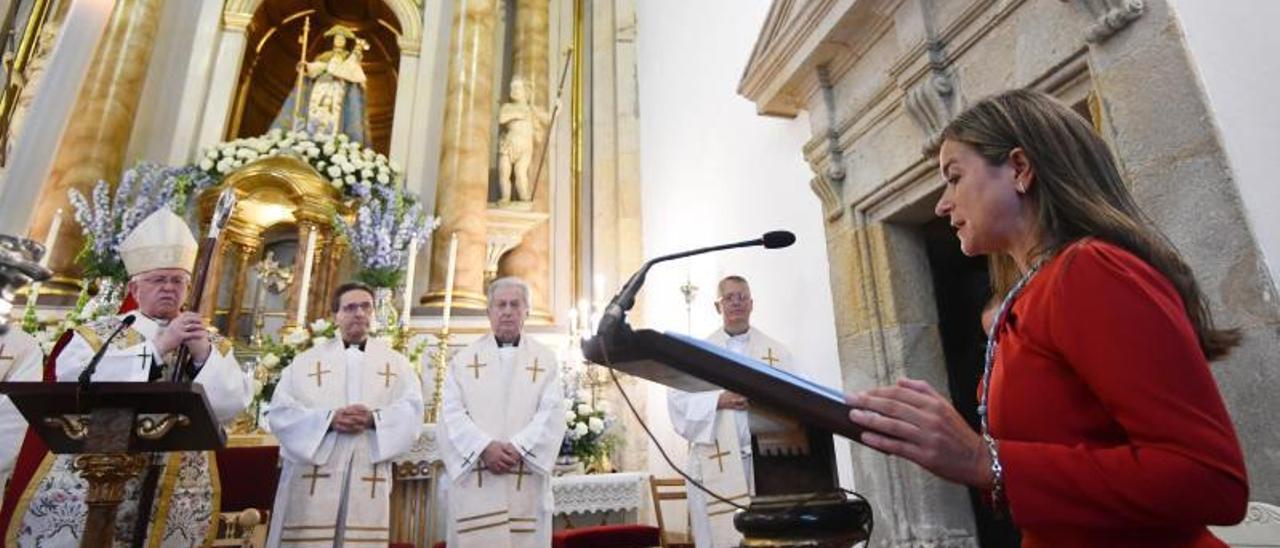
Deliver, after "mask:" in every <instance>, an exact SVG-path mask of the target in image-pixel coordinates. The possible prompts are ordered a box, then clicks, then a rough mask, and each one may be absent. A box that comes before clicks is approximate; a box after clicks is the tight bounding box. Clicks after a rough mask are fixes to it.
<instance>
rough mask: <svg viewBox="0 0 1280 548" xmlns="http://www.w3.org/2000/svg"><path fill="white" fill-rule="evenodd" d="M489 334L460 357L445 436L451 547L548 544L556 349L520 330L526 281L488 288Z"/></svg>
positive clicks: (448, 394) (559, 422) (450, 384)
mask: <svg viewBox="0 0 1280 548" xmlns="http://www.w3.org/2000/svg"><path fill="white" fill-rule="evenodd" d="M488 297H489V306H488V310H489V326H490V328H491V332H490V333H488V334H486V335H484V336H483V337H481V338H480V339H479V340H477V341H476V342H474V343H471V344H470V345H469V346H467V347H466V348H464V349H462V350H461V351H459V352H458V353H457V355H455V356H454V358H453V362H452V365H451V366H450V367H449V371H448V374H447V375H446V380H445V386H444V395H443V397H442V407H441V409H442V416H441V423H440V425H439V431H438V432H439V437H438V439H439V443H440V448H441V454H442V456H443V459H444V465H445V470H446V472H447V478H446V479H445V481H446V482H447V485H448V494H447V497H448V501H449V502H448V509H449V517H448V521H447V523H448V525H447V529H448V545H449V547H450V548H472V547H474V548H546V547H547V546H550V545H551V526H552V524H551V515H552V505H553V501H552V499H551V471H552V467H553V466H554V465H555V459H556V455H557V453H559V451H560V444H561V442H562V441H563V439H564V432H565V420H564V414H565V408H564V395H563V390H562V388H561V386H560V374H559V370H558V366H557V363H558V362H557V361H556V357H555V354H554V353H553V352H552V351H551V350H550V349H548V348H547V347H545V346H542V345H541V344H538V343H537V342H535V341H534V340H533V339H532V338H530V337H529V336H527V335H523V334H522V332H523V330H524V320H525V317H526V316H528V314H529V287H528V286H527V285H525V283H524V282H523V281H521V280H519V279H517V278H499V279H497V280H494V282H493V283H492V284H490V285H489V292H488Z"/></svg>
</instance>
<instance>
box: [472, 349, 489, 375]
mask: <svg viewBox="0 0 1280 548" xmlns="http://www.w3.org/2000/svg"><path fill="white" fill-rule="evenodd" d="M487 366H488V364H484V363H480V355H479V354H475V355H472V356H471V363H470V364H469V365H467V367H468V368H470V369H471V370H472V371H473V372H475V374H476V380H480V368H481V367H487Z"/></svg>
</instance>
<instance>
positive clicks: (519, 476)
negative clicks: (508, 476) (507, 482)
mask: <svg viewBox="0 0 1280 548" xmlns="http://www.w3.org/2000/svg"><path fill="white" fill-rule="evenodd" d="M513 474H515V476H516V491H519V490H520V486H521V485H523V484H524V477H525V476H528V475H529V474H530V472H525V471H524V459H520V464H519V465H518V466H516V471H515V472H513Z"/></svg>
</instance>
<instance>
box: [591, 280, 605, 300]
mask: <svg viewBox="0 0 1280 548" xmlns="http://www.w3.org/2000/svg"><path fill="white" fill-rule="evenodd" d="M594 282H595V283H594V284H593V291H592V292H591V298H592V300H593V301H592V304H594V305H596V306H600V303H603V302H604V274H602V273H596V275H595V278H594Z"/></svg>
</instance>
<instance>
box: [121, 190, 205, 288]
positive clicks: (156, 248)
mask: <svg viewBox="0 0 1280 548" xmlns="http://www.w3.org/2000/svg"><path fill="white" fill-rule="evenodd" d="M198 249H199V247H198V246H197V245H196V239H195V237H194V236H192V235H191V229H190V228H187V222H186V221H183V220H182V217H179V216H177V215H175V214H174V213H173V212H172V211H169V208H167V207H162V208H160V209H157V210H156V212H155V213H152V214H151V215H148V216H147V218H146V219H143V220H142V222H141V223H138V226H137V227H136V228H134V229H133V232H130V233H129V235H128V236H126V237H125V239H124V241H123V242H121V243H120V258H121V259H122V260H123V261H124V268H125V270H127V271H129V275H130V276H136V275H138V274H141V273H143V272H147V271H148V270H156V269H160V268H181V269H182V270H185V271H187V273H191V271H192V269H194V268H195V264H196V251H197V250H198Z"/></svg>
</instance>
